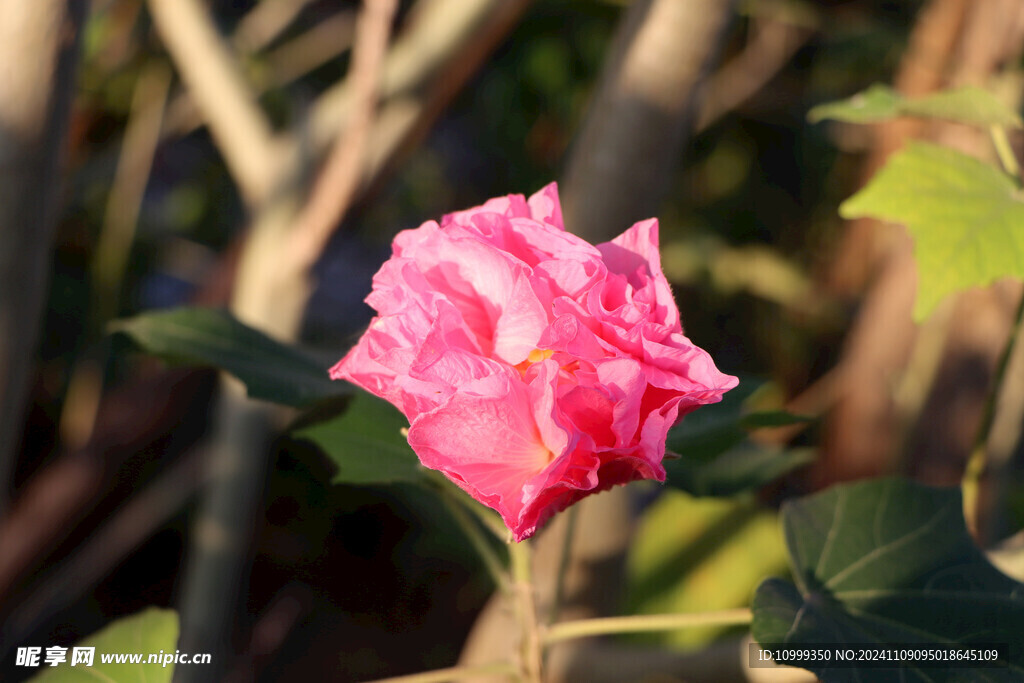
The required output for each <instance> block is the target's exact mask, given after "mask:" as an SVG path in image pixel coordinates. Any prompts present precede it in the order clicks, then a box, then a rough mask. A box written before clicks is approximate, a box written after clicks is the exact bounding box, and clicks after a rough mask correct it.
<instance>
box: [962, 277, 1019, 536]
mask: <svg viewBox="0 0 1024 683" xmlns="http://www.w3.org/2000/svg"><path fill="white" fill-rule="evenodd" d="M1021 327H1024V295H1022V296H1021V300H1020V303H1019V304H1017V313H1016V315H1015V316H1014V319H1013V326H1012V327H1011V328H1010V337H1009V338H1008V339H1007V340H1006V346H1004V347H1003V352H1002V354H1000V356H999V362H998V363H997V364H996V369H995V375H994V376H993V377H992V388H991V390H990V391H989V393H988V397H987V398H986V399H985V408H984V410H983V412H982V415H981V425H980V426H979V427H978V433H977V436H976V437H975V439H974V447H973V448H972V449H971V455H970V457H969V458H968V459H967V467H966V468H965V470H964V479H963V486H962V488H963V497H964V517H965V518H966V520H967V526H968V528H970V529H973V528H974V524H975V522H976V520H975V516H976V513H977V504H978V488H979V486H980V483H981V477H982V475H983V474H984V473H985V467H986V464H987V462H988V439H989V433H990V432H991V431H992V423H993V422H994V421H995V417H996V407H997V405H998V403H999V394H1000V393H1001V391H1002V387H1003V380H1005V379H1006V370H1007V368H1008V367H1009V365H1010V358H1011V357H1012V356H1013V349H1014V346H1015V345H1016V343H1017V337H1019V336H1020V329H1021Z"/></svg>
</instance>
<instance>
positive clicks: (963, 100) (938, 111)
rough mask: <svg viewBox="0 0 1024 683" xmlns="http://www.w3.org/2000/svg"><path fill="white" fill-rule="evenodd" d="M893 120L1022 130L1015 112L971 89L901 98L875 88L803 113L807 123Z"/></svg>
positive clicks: (977, 89)
mask: <svg viewBox="0 0 1024 683" xmlns="http://www.w3.org/2000/svg"><path fill="white" fill-rule="evenodd" d="M897 116H920V117H925V118H936V119H946V120H949V121H957V122H959V123H967V124H972V125H976V126H1006V127H1008V128H1021V127H1022V123H1021V118H1020V116H1019V115H1018V114H1017V112H1015V111H1013V110H1012V109H1010V108H1009V107H1008V106H1006V105H1005V104H1003V103H1002V102H1001V101H1000V100H999V99H998V98H996V97H995V96H994V95H993V94H992V93H990V92H989V91H987V90H982V89H981V88H976V87H974V86H966V87H963V88H956V89H955V90H946V91H943V92H937V93H933V94H931V95H925V96H924V97H916V98H905V97H903V96H902V95H900V94H899V93H897V92H896V91H895V90H893V89H892V88H890V87H888V86H884V85H878V84H876V85H872V86H871V87H869V88H868V89H867V90H865V91H863V92H860V93H857V94H856V95H854V96H853V97H850V98H848V99H845V100H839V101H837V102H828V103H826V104H820V105H818V106H817V107H814V108H813V109H811V111H810V112H808V113H807V119H808V120H809V121H810V122H811V123H817V122H818V121H823V120H825V119H835V120H837V121H846V122H848V123H874V122H876V121H885V120H887V119H891V118H895V117H897Z"/></svg>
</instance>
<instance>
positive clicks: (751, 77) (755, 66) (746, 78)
mask: <svg viewBox="0 0 1024 683" xmlns="http://www.w3.org/2000/svg"><path fill="white" fill-rule="evenodd" d="M812 35H814V32H813V31H811V30H809V29H808V28H806V27H803V26H793V25H791V24H788V23H785V22H783V21H778V20H775V19H762V20H759V21H758V22H757V23H756V28H755V30H754V35H753V38H751V40H750V43H749V44H748V45H747V46H746V48H745V49H744V50H743V52H741V53H740V54H739V55H737V56H736V57H735V58H733V59H731V60H729V61H728V62H726V63H725V64H723V65H722V67H721V68H720V69H719V70H718V71H717V72H715V74H714V75H712V76H711V77H710V78H709V79H708V85H707V92H706V94H705V97H704V102H703V104H702V106H701V108H700V115H699V116H698V117H697V124H696V126H695V130H696V131H703V130H706V129H707V128H709V127H710V126H711V125H712V124H713V123H714V122H715V121H717V120H718V119H720V118H721V117H722V116H724V115H725V114H727V113H728V112H730V111H732V110H733V109H735V108H736V107H738V106H739V105H741V104H743V102H745V101H746V100H748V99H750V98H751V97H752V96H753V95H755V94H756V93H757V92H758V91H760V90H761V89H762V88H764V87H765V85H767V84H768V83H769V82H770V81H771V80H772V78H774V77H775V76H776V75H778V73H779V72H780V71H781V70H782V69H783V67H785V66H786V64H788V63H789V60H790V59H791V58H792V57H793V55H795V54H796V52H797V50H799V49H800V48H801V47H802V46H803V45H805V44H806V43H807V41H808V40H809V39H810V38H811V36H812Z"/></svg>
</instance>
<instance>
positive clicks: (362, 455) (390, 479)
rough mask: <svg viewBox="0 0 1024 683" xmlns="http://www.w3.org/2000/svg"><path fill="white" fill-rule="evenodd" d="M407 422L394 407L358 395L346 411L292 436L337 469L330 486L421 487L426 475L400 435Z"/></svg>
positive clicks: (376, 399) (385, 402)
mask: <svg viewBox="0 0 1024 683" xmlns="http://www.w3.org/2000/svg"><path fill="white" fill-rule="evenodd" d="M408 426H409V422H408V421H407V420H406V419H405V417H404V416H403V415H402V414H401V413H400V412H398V411H397V410H396V409H395V408H394V406H392V405H391V404H390V403H388V402H387V401H383V400H381V399H379V398H377V397H376V396H371V395H370V394H366V393H363V392H360V393H358V394H356V395H355V396H353V397H352V399H351V400H350V401H349V405H348V410H346V411H345V412H344V413H343V414H342V415H340V416H339V417H336V418H334V419H332V420H328V421H326V422H319V423H317V424H315V425H312V426H310V427H305V428H302V429H299V430H297V431H296V432H295V433H294V435H295V436H296V437H298V438H300V439H308V440H309V441H312V442H313V443H315V444H316V445H317V446H319V447H320V448H321V449H322V450H323V451H324V453H326V454H327V456H328V457H329V458H330V459H331V461H332V462H333V463H334V464H335V465H337V467H338V472H337V474H335V475H334V479H332V480H331V481H332V483H335V484H363V485H373V484H394V483H399V482H422V481H424V475H425V474H426V470H425V469H424V468H423V466H422V465H420V462H419V459H418V458H417V457H416V454H415V453H414V452H413V450H412V448H410V447H409V442H408V441H406V438H405V436H404V435H403V434H402V431H401V430H402V429H403V428H408Z"/></svg>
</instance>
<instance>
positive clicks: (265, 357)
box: [110, 308, 350, 406]
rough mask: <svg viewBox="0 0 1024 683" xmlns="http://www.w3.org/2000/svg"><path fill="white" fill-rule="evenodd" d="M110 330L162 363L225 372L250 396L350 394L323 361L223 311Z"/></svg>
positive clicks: (166, 316)
mask: <svg viewBox="0 0 1024 683" xmlns="http://www.w3.org/2000/svg"><path fill="white" fill-rule="evenodd" d="M110 329H111V331H112V332H119V333H122V334H125V335H127V336H128V337H130V338H131V339H132V341H134V342H135V344H137V345H138V346H139V347H140V348H142V349H143V350H144V351H146V352H148V353H151V354H153V355H156V356H159V357H160V358H163V359H164V360H167V361H170V362H173V363H181V364H195V365H212V366H213V367H216V368H220V369H222V370H226V371H227V372H229V373H231V374H232V375H234V376H235V377H237V378H238V379H240V380H241V381H242V382H243V383H244V384H245V386H246V389H247V390H248V392H249V395H250V396H252V397H253V398H258V399H264V400H267V401H275V402H277V403H284V404H286V405H291V406H303V405H307V404H309V403H312V402H314V401H317V400H320V399H324V398H329V397H334V396H340V395H344V394H347V393H349V392H350V387H349V385H348V384H346V383H345V382H335V381H332V380H331V379H330V377H328V375H327V368H326V367H325V365H324V364H323V363H321V362H319V361H317V360H316V359H314V358H312V357H310V356H309V355H308V354H306V353H304V352H303V351H301V350H300V349H297V348H294V347H291V346H286V345H284V344H281V343H280V342H277V341H274V340H273V339H271V338H270V337H268V336H266V335H265V334H263V333H262V332H259V331H257V330H254V329H253V328H251V327H248V326H247V325H244V324H242V323H241V322H239V321H238V320H236V319H235V318H234V317H233V316H232V315H231V314H230V313H228V312H227V311H222V310H216V309H211V308H175V309H171V310H166V311H156V312H154V313H144V314H142V315H139V316H136V317H134V318H128V319H126V320H118V321H115V322H114V323H113V324H111V326H110Z"/></svg>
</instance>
